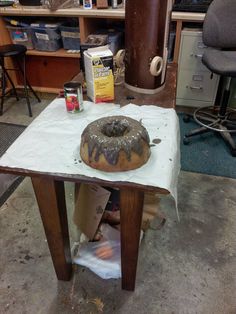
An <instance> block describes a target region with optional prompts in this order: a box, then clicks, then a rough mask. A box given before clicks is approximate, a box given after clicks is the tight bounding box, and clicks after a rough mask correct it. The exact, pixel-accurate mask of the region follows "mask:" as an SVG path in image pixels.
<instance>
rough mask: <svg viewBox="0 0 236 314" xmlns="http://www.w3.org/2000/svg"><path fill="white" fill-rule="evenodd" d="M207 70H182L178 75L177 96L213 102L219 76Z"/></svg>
mask: <svg viewBox="0 0 236 314" xmlns="http://www.w3.org/2000/svg"><path fill="white" fill-rule="evenodd" d="M211 77H212V73H211V72H209V71H198V72H195V73H193V72H192V71H184V70H181V72H180V73H179V75H178V86H177V98H181V99H189V100H191V99H193V100H198V101H199V100H201V101H207V102H213V101H214V99H215V96H216V92H217V87H218V81H219V77H218V75H215V74H214V75H213V77H212V78H211Z"/></svg>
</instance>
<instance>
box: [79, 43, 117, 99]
mask: <svg viewBox="0 0 236 314" xmlns="http://www.w3.org/2000/svg"><path fill="white" fill-rule="evenodd" d="M84 65H85V79H86V85H87V95H88V97H89V98H90V99H91V100H92V101H93V102H95V103H99V102H107V101H108V102H109V101H113V100H114V76H113V54H112V52H111V50H110V49H109V48H108V46H101V47H97V48H90V49H88V50H86V51H85V52H84Z"/></svg>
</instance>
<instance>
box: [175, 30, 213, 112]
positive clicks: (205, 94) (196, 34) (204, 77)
mask: <svg viewBox="0 0 236 314" xmlns="http://www.w3.org/2000/svg"><path fill="white" fill-rule="evenodd" d="M205 49H207V47H206V46H204V44H203V42H202V31H200V30H192V29H191V30H190V29H184V30H183V31H182V33H181V43H180V53H179V62H178V81H177V98H176V104H177V105H181V106H188V107H203V106H210V105H213V104H214V100H215V97H216V92H217V88H218V83H219V76H218V75H216V74H212V73H211V72H210V71H209V70H208V69H207V68H206V67H205V66H204V65H203V63H202V61H201V59H202V55H203V52H204V50H205Z"/></svg>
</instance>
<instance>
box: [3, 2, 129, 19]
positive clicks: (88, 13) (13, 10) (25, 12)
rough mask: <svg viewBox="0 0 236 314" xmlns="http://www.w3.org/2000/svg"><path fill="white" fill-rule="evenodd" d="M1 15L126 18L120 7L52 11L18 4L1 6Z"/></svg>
mask: <svg viewBox="0 0 236 314" xmlns="http://www.w3.org/2000/svg"><path fill="white" fill-rule="evenodd" d="M0 15H19V16H32V15H37V16H74V17H76V16H81V17H94V18H120V19H124V18H125V10H124V8H118V9H115V10H114V9H96V8H93V9H91V10H85V9H83V8H82V7H81V8H76V7H75V8H69V9H58V10H55V11H52V10H50V9H45V8H43V7H33V6H32V7H31V6H30V7H27V6H21V5H17V6H16V7H5V8H0Z"/></svg>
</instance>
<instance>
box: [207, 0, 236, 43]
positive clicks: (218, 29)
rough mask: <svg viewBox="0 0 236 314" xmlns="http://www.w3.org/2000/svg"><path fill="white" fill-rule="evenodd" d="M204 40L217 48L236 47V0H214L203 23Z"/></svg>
mask: <svg viewBox="0 0 236 314" xmlns="http://www.w3.org/2000/svg"><path fill="white" fill-rule="evenodd" d="M203 42H204V44H205V45H206V46H209V47H215V48H223V49H224V48H236V0H213V2H212V3H211V4H210V6H209V8H208V11H207V13H206V17H205V20H204V24H203Z"/></svg>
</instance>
